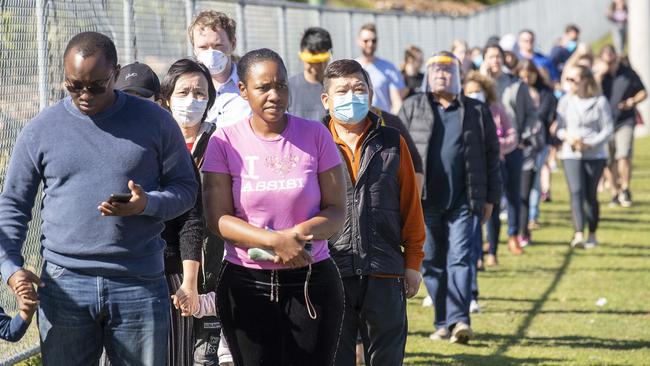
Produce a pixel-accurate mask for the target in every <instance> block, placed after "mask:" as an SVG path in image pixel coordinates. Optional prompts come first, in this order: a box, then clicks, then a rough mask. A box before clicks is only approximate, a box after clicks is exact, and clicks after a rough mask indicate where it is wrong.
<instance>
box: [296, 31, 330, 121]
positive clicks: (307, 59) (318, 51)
mask: <svg viewBox="0 0 650 366" xmlns="http://www.w3.org/2000/svg"><path fill="white" fill-rule="evenodd" d="M299 57H300V60H302V65H303V70H302V72H301V73H298V74H296V75H294V76H292V77H290V78H289V90H290V91H291V92H290V93H289V106H288V108H287V112H289V113H291V115H294V116H296V117H300V118H304V119H308V120H311V121H320V120H321V119H322V118H323V116H324V115H325V113H326V111H325V110H324V109H323V107H322V106H321V104H320V96H321V94H322V93H323V74H324V73H325V68H326V67H327V64H328V63H329V61H330V59H331V58H332V39H331V38H330V34H329V32H328V31H326V30H325V29H323V28H319V27H311V28H307V29H306V30H305V33H304V34H303V35H302V39H301V40H300V54H299Z"/></svg>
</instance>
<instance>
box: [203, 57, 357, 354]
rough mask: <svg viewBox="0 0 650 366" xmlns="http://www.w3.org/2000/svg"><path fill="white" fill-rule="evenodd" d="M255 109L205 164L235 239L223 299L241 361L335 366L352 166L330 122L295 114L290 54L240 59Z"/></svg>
mask: <svg viewBox="0 0 650 366" xmlns="http://www.w3.org/2000/svg"><path fill="white" fill-rule="evenodd" d="M238 66H239V69H238V73H239V80H240V82H239V87H240V91H241V94H242V97H243V98H244V99H245V100H247V101H248V103H249V104H250V106H251V109H252V111H253V114H252V116H250V117H246V116H244V118H243V119H242V120H241V121H240V122H238V123H236V124H234V125H231V126H227V127H224V128H218V129H217V130H216V132H215V133H214V135H212V137H211V138H210V143H209V145H208V150H207V151H206V156H205V161H204V163H203V168H202V170H203V173H204V174H203V183H204V185H203V187H204V188H203V193H204V195H203V200H204V207H205V215H206V221H207V224H208V228H209V229H210V230H211V231H212V232H213V233H215V234H218V235H220V236H221V237H223V238H224V240H225V241H226V256H225V261H224V262H223V265H222V269H221V272H220V276H219V282H218V285H217V291H216V298H217V299H216V300H217V307H218V314H219V318H220V320H221V322H222V324H223V333H224V336H225V338H226V341H227V343H228V346H229V348H230V352H231V353H232V356H233V359H234V363H235V364H236V365H241V366H249V365H250V366H252V365H307V364H311V365H316V366H318V365H323V366H325V365H331V364H332V363H333V362H334V357H335V354H336V349H337V347H338V338H339V333H340V329H341V322H342V317H343V285H342V282H341V276H340V274H339V272H338V269H337V267H336V264H335V263H334V261H333V260H332V259H331V257H330V255H329V250H328V247H327V239H328V238H330V237H331V236H332V235H334V234H335V233H336V232H338V231H339V230H340V229H341V227H342V225H343V220H344V218H345V207H346V205H345V188H344V187H343V186H342V182H343V181H344V180H343V179H344V178H343V169H342V166H341V158H340V157H339V154H338V151H337V149H336V145H335V144H334V141H333V140H332V137H331V135H330V134H329V132H328V131H327V128H326V127H325V126H323V125H322V124H321V123H320V122H315V121H309V120H304V119H302V118H298V117H294V116H291V115H288V114H286V113H285V111H286V106H287V104H288V101H289V100H288V99H289V89H288V80H287V79H288V77H287V71H286V68H285V66H284V62H283V61H282V58H281V57H280V56H279V55H278V54H277V53H275V52H274V51H271V50H269V49H259V50H253V51H250V52H248V53H247V54H245V55H244V56H243V57H242V58H241V60H240V61H239V64H238Z"/></svg>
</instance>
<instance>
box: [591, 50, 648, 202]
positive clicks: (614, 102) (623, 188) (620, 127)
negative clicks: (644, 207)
mask: <svg viewBox="0 0 650 366" xmlns="http://www.w3.org/2000/svg"><path fill="white" fill-rule="evenodd" d="M600 61H601V65H603V67H604V69H603V70H602V74H601V75H600V77H599V79H600V80H601V82H600V83H601V87H602V91H603V94H604V95H605V97H606V98H607V99H608V100H609V106H610V109H611V113H612V116H613V118H614V130H615V131H614V138H613V139H612V140H611V141H610V143H609V172H610V174H611V177H612V179H611V182H610V184H611V192H612V205H614V206H615V205H621V206H623V207H630V206H632V193H631V192H630V179H631V177H632V155H633V153H634V149H633V147H634V127H635V125H636V113H635V107H636V105H637V104H639V103H641V102H642V101H644V100H645V99H646V98H647V97H648V93H647V92H646V90H645V86H644V85H643V82H642V81H641V78H640V77H639V75H638V74H637V73H636V72H635V71H634V70H633V69H632V68H631V67H629V66H627V65H624V64H623V63H622V62H621V61H620V59H619V57H618V55H617V54H616V50H615V49H614V47H613V46H612V45H606V46H605V47H603V49H602V50H601V52H600Z"/></svg>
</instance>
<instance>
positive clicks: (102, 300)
mask: <svg viewBox="0 0 650 366" xmlns="http://www.w3.org/2000/svg"><path fill="white" fill-rule="evenodd" d="M64 68H65V87H66V89H67V90H68V92H69V93H70V96H69V97H67V98H65V99H63V100H61V101H60V102H58V103H57V104H55V105H54V106H52V107H49V108H47V109H45V110H44V111H42V112H41V113H40V114H39V115H37V116H36V117H35V118H34V119H33V120H32V121H30V122H29V123H28V124H27V125H26V126H25V127H24V128H23V130H22V131H21V132H20V135H19V136H18V139H17V140H16V144H15V147H14V151H13V154H12V156H11V161H10V163H9V168H8V171H7V174H6V177H5V182H4V189H3V192H2V195H0V271H1V273H2V278H3V279H4V280H5V281H7V282H8V284H9V286H11V287H12V288H13V289H14V291H16V285H17V284H19V283H21V282H23V281H28V282H31V283H35V284H39V282H40V285H41V288H40V289H39V291H38V297H39V301H40V309H39V314H38V316H39V331H40V337H41V352H42V355H43V363H44V364H46V365H47V364H49V365H64V364H65V365H92V364H97V362H98V360H99V357H100V355H101V353H102V348H105V349H106V352H107V355H108V357H109V359H110V360H111V363H113V364H126V365H136V364H138V365H160V364H164V363H165V354H166V347H167V332H168V328H169V314H168V312H169V306H170V305H169V298H168V292H167V291H168V290H167V284H166V282H165V278H164V275H163V249H164V246H165V243H164V241H163V240H162V239H161V238H160V233H161V232H162V230H163V226H164V225H163V223H164V222H165V221H166V220H169V219H172V218H174V217H176V216H178V215H180V214H182V213H183V212H185V211H187V210H189V209H190V208H191V207H192V206H193V204H194V200H195V197H196V192H197V189H198V182H197V181H196V178H195V175H194V171H193V168H192V160H191V157H190V155H189V153H188V152H187V148H186V147H185V143H184V140H183V137H182V135H181V132H180V130H179V128H178V125H177V124H176V122H175V121H174V120H173V118H172V116H171V115H170V114H169V113H168V112H166V111H164V110H163V109H162V108H160V107H159V106H158V105H156V104H155V103H153V102H149V101H146V100H143V99H141V98H137V97H132V96H128V95H126V94H124V93H122V92H120V91H117V90H114V84H115V80H116V75H117V72H118V70H119V65H118V64H117V52H116V50H115V45H114V44H113V42H112V41H111V40H110V39H109V38H108V37H106V36H104V35H102V34H99V33H94V32H85V33H80V34H78V35H76V36H74V37H73V38H72V39H71V40H70V42H69V43H68V46H67V48H66V50H65V53H64ZM41 183H42V184H43V193H44V194H43V197H44V198H43V202H42V204H41V217H42V219H43V224H42V228H41V229H42V238H41V240H42V242H41V244H42V253H43V259H44V265H43V270H42V274H41V278H40V281H39V278H38V277H37V276H36V275H35V274H33V273H32V272H30V271H28V270H26V269H24V268H22V265H23V258H22V256H21V253H20V249H21V246H22V243H23V241H24V240H25V235H26V233H27V224H28V222H29V221H30V219H31V211H32V207H33V205H34V201H35V198H36V195H37V192H38V187H39V185H40V184H41ZM116 193H127V194H126V195H127V197H126V199H128V201H127V200H125V202H118V201H117V200H114V199H109V197H110V196H111V194H116ZM129 195H130V199H129V197H128V196H129ZM16 295H17V296H20V294H19V293H18V292H17V293H16Z"/></svg>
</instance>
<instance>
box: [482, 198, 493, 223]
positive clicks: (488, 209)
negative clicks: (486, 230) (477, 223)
mask: <svg viewBox="0 0 650 366" xmlns="http://www.w3.org/2000/svg"><path fill="white" fill-rule="evenodd" d="M493 210H494V204H492V203H487V202H486V203H485V206H483V217H482V218H481V226H482V225H483V224H485V223H486V222H487V220H489V219H490V216H492V211H493Z"/></svg>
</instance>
